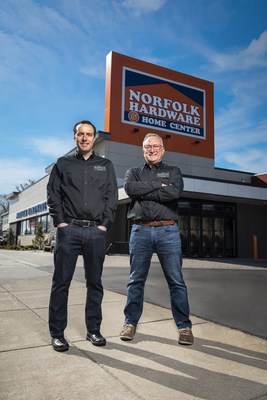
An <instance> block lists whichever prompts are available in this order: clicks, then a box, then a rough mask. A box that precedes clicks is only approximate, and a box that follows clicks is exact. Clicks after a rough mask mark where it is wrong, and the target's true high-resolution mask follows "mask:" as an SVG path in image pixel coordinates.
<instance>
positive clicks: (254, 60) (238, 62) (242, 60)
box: [205, 31, 267, 71]
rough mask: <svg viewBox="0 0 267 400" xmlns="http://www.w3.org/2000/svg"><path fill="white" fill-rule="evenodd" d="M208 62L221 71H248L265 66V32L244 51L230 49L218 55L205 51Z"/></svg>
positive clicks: (211, 51) (266, 44)
mask: <svg viewBox="0 0 267 400" xmlns="http://www.w3.org/2000/svg"><path fill="white" fill-rule="evenodd" d="M205 54H206V56H207V58H208V59H209V61H210V62H211V63H212V64H214V65H215V66H216V67H217V68H218V69H219V70H221V71H234V70H236V71H239V70H250V69H252V68H259V67H260V68H261V67H266V66H267V57H266V56H267V31H264V32H263V33H262V34H261V35H260V36H259V38H258V39H253V40H252V41H251V42H250V44H249V45H248V46H247V47H246V48H244V49H232V50H230V51H228V52H227V53H219V52H216V51H213V50H211V49H206V53H205Z"/></svg>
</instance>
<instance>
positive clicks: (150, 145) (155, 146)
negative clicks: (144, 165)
mask: <svg viewBox="0 0 267 400" xmlns="http://www.w3.org/2000/svg"><path fill="white" fill-rule="evenodd" d="M162 148H163V146H162V145H161V144H145V145H144V149H145V150H151V149H155V150H159V149H162Z"/></svg>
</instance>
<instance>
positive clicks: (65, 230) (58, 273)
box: [49, 225, 106, 337]
mask: <svg viewBox="0 0 267 400" xmlns="http://www.w3.org/2000/svg"><path fill="white" fill-rule="evenodd" d="M80 253H82V255H83V259H84V270H85V279H86V287H87V295H86V305H85V322H86V327H87V331H88V332H97V331H99V330H100V324H101V321H102V309H101V304H102V299H103V286H102V271H103V263H104V259H105V253H106V233H105V232H104V231H102V230H100V229H98V228H97V227H90V228H83V227H80V226H77V225H67V226H65V227H62V228H58V230H57V240H56V246H55V252H54V264H55V270H54V275H53V281H52V288H51V295H50V303H49V330H50V333H51V336H52V337H61V336H63V335H64V330H65V328H66V326H67V306H68V295H69V287H70V284H71V281H72V278H73V274H74V271H75V267H76V263H77V258H78V256H79V254H80Z"/></svg>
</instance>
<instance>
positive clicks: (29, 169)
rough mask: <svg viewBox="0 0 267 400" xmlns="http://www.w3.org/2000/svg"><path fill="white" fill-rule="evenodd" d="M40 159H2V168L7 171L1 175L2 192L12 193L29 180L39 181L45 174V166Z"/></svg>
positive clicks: (0, 163) (0, 167)
mask: <svg viewBox="0 0 267 400" xmlns="http://www.w3.org/2000/svg"><path fill="white" fill-rule="evenodd" d="M46 167H47V165H42V164H41V163H39V162H38V160H33V159H27V158H16V160H14V159H1V160H0V170H1V171H6V173H1V175H0V193H1V194H10V193H11V192H14V191H16V187H17V186H18V187H19V186H20V185H21V184H24V183H27V182H29V180H34V181H37V180H39V179H41V178H42V177H43V176H45V168H46Z"/></svg>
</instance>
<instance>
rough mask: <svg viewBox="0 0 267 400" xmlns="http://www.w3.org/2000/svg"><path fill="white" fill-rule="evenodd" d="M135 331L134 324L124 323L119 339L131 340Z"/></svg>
mask: <svg viewBox="0 0 267 400" xmlns="http://www.w3.org/2000/svg"><path fill="white" fill-rule="evenodd" d="M135 332H136V326H134V325H131V324H125V325H123V327H122V331H121V333H120V339H121V340H125V341H129V340H133V338H134V335H135Z"/></svg>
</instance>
